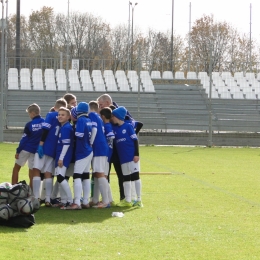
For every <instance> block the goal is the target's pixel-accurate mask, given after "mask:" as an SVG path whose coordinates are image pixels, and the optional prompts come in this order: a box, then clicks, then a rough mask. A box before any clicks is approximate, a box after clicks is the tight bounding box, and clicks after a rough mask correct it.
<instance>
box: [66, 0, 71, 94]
mask: <svg viewBox="0 0 260 260" xmlns="http://www.w3.org/2000/svg"><path fill="white" fill-rule="evenodd" d="M69 19H70V0H68V14H67V42H66V44H67V51H66V56H67V59H66V74H67V84H66V92H67V93H68V92H69V26H70V22H69Z"/></svg>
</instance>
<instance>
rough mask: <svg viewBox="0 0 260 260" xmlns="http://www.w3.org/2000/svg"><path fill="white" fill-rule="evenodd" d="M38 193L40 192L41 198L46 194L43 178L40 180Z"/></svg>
mask: <svg viewBox="0 0 260 260" xmlns="http://www.w3.org/2000/svg"><path fill="white" fill-rule="evenodd" d="M40 193H41V200H44V199H45V195H46V181H45V179H43V180H42V181H41V186H40Z"/></svg>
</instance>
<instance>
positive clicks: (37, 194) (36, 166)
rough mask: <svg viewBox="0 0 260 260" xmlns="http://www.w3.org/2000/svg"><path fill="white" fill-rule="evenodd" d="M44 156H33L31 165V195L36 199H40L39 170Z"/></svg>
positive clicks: (42, 164)
mask: <svg viewBox="0 0 260 260" xmlns="http://www.w3.org/2000/svg"><path fill="white" fill-rule="evenodd" d="M44 162H45V155H44V156H43V157H42V158H40V157H39V155H38V153H36V154H35V155H34V163H33V194H34V196H35V198H36V199H39V197H40V186H41V169H42V168H43V166H44Z"/></svg>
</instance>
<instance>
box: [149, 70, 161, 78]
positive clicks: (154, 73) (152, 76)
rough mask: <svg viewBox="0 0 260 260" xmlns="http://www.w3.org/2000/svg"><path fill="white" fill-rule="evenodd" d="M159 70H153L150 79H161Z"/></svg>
mask: <svg viewBox="0 0 260 260" xmlns="http://www.w3.org/2000/svg"><path fill="white" fill-rule="evenodd" d="M161 78H162V77H161V72H160V71H158V70H153V71H152V72H151V79H161Z"/></svg>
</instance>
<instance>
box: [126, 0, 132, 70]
mask: <svg viewBox="0 0 260 260" xmlns="http://www.w3.org/2000/svg"><path fill="white" fill-rule="evenodd" d="M130 5H132V3H131V2H130V1H129V3H128V39H127V69H128V70H130V10H131V9H130Z"/></svg>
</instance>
